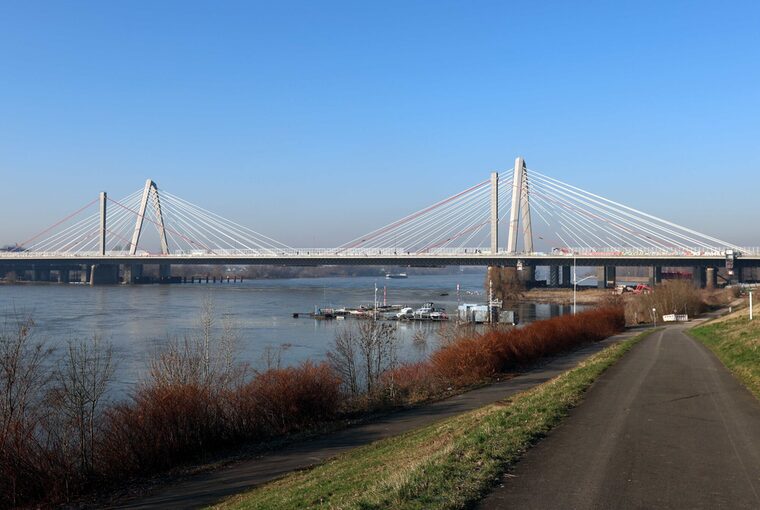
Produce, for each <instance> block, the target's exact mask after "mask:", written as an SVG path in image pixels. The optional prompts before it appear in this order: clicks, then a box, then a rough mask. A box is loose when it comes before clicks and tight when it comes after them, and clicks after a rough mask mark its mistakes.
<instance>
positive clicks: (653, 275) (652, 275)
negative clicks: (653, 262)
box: [649, 266, 662, 288]
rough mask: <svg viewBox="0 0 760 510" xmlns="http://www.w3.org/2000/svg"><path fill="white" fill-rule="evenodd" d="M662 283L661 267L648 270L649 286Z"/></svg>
mask: <svg viewBox="0 0 760 510" xmlns="http://www.w3.org/2000/svg"><path fill="white" fill-rule="evenodd" d="M661 283H662V266H652V267H650V268H649V286H650V287H653V288H654V286H655V285H659V284H661Z"/></svg>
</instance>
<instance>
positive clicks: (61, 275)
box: [58, 269, 71, 283]
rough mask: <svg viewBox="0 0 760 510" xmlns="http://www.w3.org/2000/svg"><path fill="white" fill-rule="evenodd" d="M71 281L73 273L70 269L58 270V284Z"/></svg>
mask: <svg viewBox="0 0 760 510" xmlns="http://www.w3.org/2000/svg"><path fill="white" fill-rule="evenodd" d="M70 281H71V272H70V271H69V269H59V270H58V283H69V282H70Z"/></svg>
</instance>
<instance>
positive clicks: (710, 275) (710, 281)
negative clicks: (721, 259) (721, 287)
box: [705, 267, 718, 289]
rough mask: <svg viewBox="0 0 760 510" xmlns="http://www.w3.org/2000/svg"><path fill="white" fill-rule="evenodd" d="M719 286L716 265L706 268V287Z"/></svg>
mask: <svg viewBox="0 0 760 510" xmlns="http://www.w3.org/2000/svg"><path fill="white" fill-rule="evenodd" d="M717 286H718V272H717V271H716V270H715V268H714V267H708V268H707V269H705V288H707V289H714V288H715V287H717Z"/></svg>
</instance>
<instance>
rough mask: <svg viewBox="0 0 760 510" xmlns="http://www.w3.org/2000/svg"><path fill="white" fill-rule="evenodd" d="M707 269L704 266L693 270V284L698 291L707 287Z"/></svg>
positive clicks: (695, 267)
mask: <svg viewBox="0 0 760 510" xmlns="http://www.w3.org/2000/svg"><path fill="white" fill-rule="evenodd" d="M705 279H706V274H705V268H704V267H702V266H694V267H693V268H692V270H691V283H692V284H693V285H694V286H695V287H697V288H698V289H702V288H704V286H705Z"/></svg>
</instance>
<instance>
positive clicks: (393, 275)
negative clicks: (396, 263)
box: [385, 273, 408, 280]
mask: <svg viewBox="0 0 760 510" xmlns="http://www.w3.org/2000/svg"><path fill="white" fill-rule="evenodd" d="M385 278H386V279H388V280H390V279H391V278H408V276H407V275H406V273H385Z"/></svg>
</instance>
